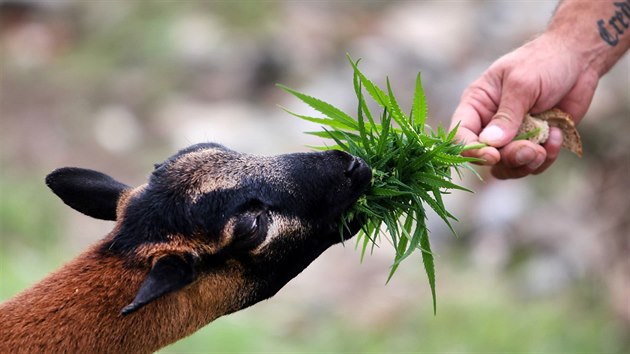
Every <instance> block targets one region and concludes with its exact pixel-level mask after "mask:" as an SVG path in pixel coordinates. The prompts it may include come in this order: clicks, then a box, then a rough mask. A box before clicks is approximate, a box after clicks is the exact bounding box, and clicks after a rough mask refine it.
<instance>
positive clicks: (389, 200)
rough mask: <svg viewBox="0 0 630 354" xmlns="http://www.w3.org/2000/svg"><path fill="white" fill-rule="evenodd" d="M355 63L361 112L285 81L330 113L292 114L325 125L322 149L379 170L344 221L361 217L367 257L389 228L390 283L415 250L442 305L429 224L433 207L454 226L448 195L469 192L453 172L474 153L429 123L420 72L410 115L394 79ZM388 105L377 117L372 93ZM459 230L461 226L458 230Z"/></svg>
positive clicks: (361, 242) (303, 98) (383, 105)
mask: <svg viewBox="0 0 630 354" xmlns="http://www.w3.org/2000/svg"><path fill="white" fill-rule="evenodd" d="M348 60H349V62H350V65H352V68H353V72H354V75H353V82H354V91H355V94H356V98H357V111H356V118H355V117H352V116H351V115H349V114H347V113H345V112H343V111H342V110H340V109H339V108H336V107H334V106H333V105H331V104H329V103H326V102H324V101H322V100H320V99H317V98H314V97H311V96H308V95H305V94H303V93H300V92H297V91H295V90H292V89H290V88H288V87H286V86H282V85H280V87H282V88H283V89H284V90H286V91H287V92H289V93H291V94H292V95H294V96H295V97H297V98H298V99H300V100H301V101H303V102H304V103H306V104H308V105H309V106H311V107H312V108H314V109H315V110H316V111H318V112H319V113H321V114H323V115H324V117H310V116H304V115H300V114H297V113H294V112H290V111H288V110H287V112H289V113H290V114H292V115H294V116H296V117H299V118H301V119H304V120H307V121H310V122H314V123H317V124H320V125H322V126H323V130H322V131H315V132H309V133H308V134H312V135H315V136H318V137H322V138H327V139H331V140H332V141H333V143H331V144H330V145H327V146H324V147H319V148H318V149H339V150H343V151H346V152H348V153H350V154H352V155H355V156H358V157H360V158H362V159H363V160H364V161H365V162H366V163H367V164H368V165H369V166H370V167H371V168H372V174H373V178H372V183H371V187H370V188H369V190H368V191H367V192H366V193H365V195H363V196H362V197H361V198H360V199H359V200H358V201H357V202H356V203H355V204H354V206H353V207H352V208H351V209H350V210H349V211H348V212H347V213H346V214H345V215H344V216H343V220H342V222H341V224H342V225H347V224H348V223H349V222H350V221H352V220H354V219H355V218H361V220H362V221H363V228H362V230H361V232H360V233H359V235H358V236H357V245H358V246H359V247H360V248H361V258H363V256H364V255H365V253H366V251H367V250H368V249H370V250H371V249H372V248H373V247H374V246H376V245H377V244H378V241H379V240H380V239H381V233H382V226H383V225H384V226H385V228H386V229H387V235H388V236H389V239H390V240H391V243H392V245H393V246H394V248H395V250H396V256H395V259H394V262H393V265H392V267H391V271H390V273H389V277H388V279H387V280H388V281H389V280H390V279H391V277H392V275H394V273H395V272H396V269H397V268H398V266H399V265H400V263H401V262H402V261H403V260H405V259H407V258H408V257H409V256H410V255H411V254H413V253H414V252H415V251H419V252H420V253H421V254H422V262H423V263H424V268H425V270H426V274H427V277H428V280H429V286H430V288H431V294H432V298H433V309H434V311H435V309H436V296H435V264H434V255H433V253H432V251H431V243H430V242H429V231H428V229H427V224H426V220H427V207H428V208H431V209H433V211H435V213H436V214H437V215H438V216H439V217H440V218H441V219H442V220H444V222H445V223H446V225H447V226H448V227H449V228H450V229H451V231H453V227H452V225H451V220H456V219H455V217H454V216H453V215H452V214H451V213H450V212H449V211H448V210H447V209H446V207H445V206H444V201H443V199H442V196H443V195H444V194H447V193H449V191H451V190H453V189H459V190H465V191H467V189H466V188H463V187H461V186H459V185H457V184H455V183H453V181H452V174H453V171H457V172H458V173H459V171H458V169H459V168H461V167H466V166H467V162H470V161H472V159H471V158H467V157H462V156H461V155H460V154H461V153H462V151H463V150H464V149H465V147H464V146H462V145H460V144H457V143H456V142H455V141H454V140H453V139H454V137H455V133H456V129H454V130H452V131H451V132H450V133H447V132H446V131H445V130H444V129H443V128H441V127H439V128H438V129H437V130H436V131H434V130H432V129H431V128H430V127H429V126H428V125H427V124H426V118H427V103H426V98H425V95H424V91H423V89H422V83H421V78H420V74H418V75H417V78H416V85H415V92H414V95H413V104H412V107H411V111H410V112H409V114H406V113H405V112H404V111H403V110H402V108H401V107H400V106H399V104H398V101H397V99H396V97H395V95H394V92H393V91H392V87H391V84H390V82H389V79H388V80H387V88H386V90H385V89H382V88H380V87H378V86H377V85H375V84H374V83H373V82H372V81H370V80H369V79H368V78H367V77H366V76H365V75H364V74H363V73H362V72H361V71H360V70H359V68H358V66H357V64H358V62H355V61H353V60H352V59H351V58H350V57H348ZM364 92H367V94H368V96H369V98H371V99H372V100H373V101H374V102H376V104H378V106H380V108H381V109H382V110H381V112H380V114H378V115H375V114H374V113H373V112H371V111H370V109H369V108H368V102H367V101H366V100H367V99H368V96H366V95H365V94H364ZM453 232H454V231H453Z"/></svg>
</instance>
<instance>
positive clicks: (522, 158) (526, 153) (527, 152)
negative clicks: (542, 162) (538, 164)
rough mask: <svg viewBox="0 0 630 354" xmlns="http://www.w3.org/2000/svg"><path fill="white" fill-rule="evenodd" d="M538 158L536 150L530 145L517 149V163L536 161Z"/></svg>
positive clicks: (525, 163)
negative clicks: (529, 146)
mask: <svg viewBox="0 0 630 354" xmlns="http://www.w3.org/2000/svg"><path fill="white" fill-rule="evenodd" d="M535 158H536V151H534V150H533V149H531V148H528V147H522V148H520V149H518V150H517V151H516V163H517V164H518V165H519V166H523V165H527V164H530V163H534V162H535V161H533V160H534V159H535Z"/></svg>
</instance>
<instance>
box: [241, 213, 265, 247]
mask: <svg viewBox="0 0 630 354" xmlns="http://www.w3.org/2000/svg"><path fill="white" fill-rule="evenodd" d="M265 225H266V213H258V214H247V215H245V216H243V217H242V218H241V219H240V220H239V221H237V223H236V225H235V227H234V240H235V243H236V244H238V245H239V246H242V247H253V246H255V245H256V244H258V243H259V242H261V241H262V240H263V238H264V230H263V228H264V227H265Z"/></svg>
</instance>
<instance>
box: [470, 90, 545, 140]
mask: <svg viewBox="0 0 630 354" xmlns="http://www.w3.org/2000/svg"><path fill="white" fill-rule="evenodd" d="M512 82H513V81H512ZM512 82H510V81H508V82H506V83H505V86H504V87H503V92H502V94H501V102H500V103H499V108H498V109H497V113H496V114H495V115H494V116H493V117H492V119H491V120H490V122H489V123H488V124H487V125H486V127H485V128H484V129H483V130H482V131H481V133H480V134H479V141H480V142H482V143H486V144H488V145H490V146H494V147H502V146H505V145H507V144H508V143H509V142H510V141H512V139H514V137H515V136H516V133H517V132H518V128H519V127H520V126H521V123H522V122H523V117H524V116H525V113H527V111H529V109H530V108H531V107H532V106H533V104H534V102H533V99H530V97H532V96H533V95H532V93H534V92H532V91H529V92H528V91H527V90H526V89H524V88H525V87H526V85H520V84H519V85H516V84H514V83H512Z"/></svg>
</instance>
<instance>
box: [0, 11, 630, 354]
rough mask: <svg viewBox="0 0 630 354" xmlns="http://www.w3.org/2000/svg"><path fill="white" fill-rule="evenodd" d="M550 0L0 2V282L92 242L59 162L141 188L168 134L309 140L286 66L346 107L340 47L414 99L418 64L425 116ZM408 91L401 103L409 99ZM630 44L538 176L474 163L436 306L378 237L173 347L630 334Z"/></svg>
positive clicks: (621, 346) (24, 281)
mask: <svg viewBox="0 0 630 354" xmlns="http://www.w3.org/2000/svg"><path fill="white" fill-rule="evenodd" d="M555 5H556V1H519V2H517V1H502V2H501V1H448V2H445V1H441V2H439V1H434V2H429V1H426V2H425V1H416V2H397V1H388V2H385V1H214V2H197V1H184V0H182V1H160V2H150V1H122V0H121V1H114V0H112V1H70V0H67V1H63V0H58V1H53V0H50V1H46V0H39V1H37V0H23V1H17V0H13V1H7V0H0V70H1V71H0V74H1V77H0V119H1V120H0V299H6V298H8V297H10V296H12V295H14V294H15V293H17V292H18V291H19V290H21V289H23V288H25V287H27V286H29V285H31V284H33V283H34V282H36V281H37V280H39V279H41V278H42V277H43V276H44V275H45V274H47V273H49V272H50V271H52V270H53V269H55V268H56V267H58V266H59V265H61V264H62V263H64V262H66V261H68V260H69V259H71V258H73V257H74V256H75V255H77V254H78V253H79V252H80V250H82V249H83V248H85V247H86V246H87V245H88V244H90V243H92V242H94V241H95V240H97V239H100V238H101V237H103V236H104V235H105V234H106V233H107V232H109V231H110V230H111V228H112V225H113V224H112V223H109V222H104V221H97V220H93V219H90V218H88V217H86V216H83V215H81V214H79V213H77V212H75V211H73V210H71V209H70V208H68V207H66V206H65V205H63V204H62V202H61V201H60V200H58V199H57V198H56V197H55V196H54V195H53V194H52V193H51V192H50V191H48V190H47V188H46V186H45V185H44V182H43V181H44V177H45V175H46V174H47V173H48V172H50V171H52V170H53V169H55V168H57V167H61V166H81V167H86V168H92V169H96V170H100V171H104V172H106V173H108V174H110V175H112V176H114V177H116V178H117V179H119V180H121V181H123V182H125V183H127V184H130V185H139V184H142V183H144V181H145V179H146V177H147V176H148V174H149V173H150V171H151V170H152V164H153V163H156V162H160V161H162V160H163V159H165V158H166V157H168V156H170V155H171V154H172V153H174V152H175V151H176V150H177V149H179V148H182V147H185V146H187V145H189V144H192V143H197V142H203V141H216V142H221V143H223V144H225V145H227V146H229V147H230V148H233V149H235V150H239V151H242V152H248V153H254V154H278V153H288V152H295V151H306V150H308V148H307V147H306V145H309V144H310V145H312V144H319V143H320V142H319V141H317V140H314V139H315V138H314V137H310V136H307V135H305V134H303V133H302V132H303V131H307V130H313V129H314V128H317V127H313V126H310V125H308V124H307V123H304V122H301V121H299V120H298V119H296V118H293V117H291V116H289V115H288V114H286V113H285V112H284V111H282V110H281V109H280V108H279V107H278V105H283V106H286V107H289V108H290V109H292V110H294V111H297V112H302V113H309V110H308V109H306V107H304V106H303V105H301V104H299V103H298V102H297V101H296V100H294V99H292V97H290V96H289V95H288V94H286V93H284V92H283V91H281V90H280V89H278V88H277V87H275V84H276V83H283V84H286V85H288V86H290V87H293V88H296V89H298V90H300V91H303V92H306V93H309V94H311V95H314V96H316V97H320V98H322V99H324V100H327V101H330V102H332V103H334V104H336V105H338V106H339V107H342V108H343V109H345V110H346V111H348V112H354V110H355V99H354V95H353V90H352V73H351V70H350V68H349V65H348V64H347V62H346V57H345V55H346V53H350V54H351V55H352V56H353V57H354V58H363V61H362V63H361V66H362V69H363V71H364V72H365V73H366V74H367V75H368V76H369V77H371V78H372V79H374V80H375V81H376V82H378V83H383V82H384V80H385V77H386V76H389V77H390V79H391V81H392V83H393V87H394V90H395V91H396V92H397V95H398V96H399V97H400V98H401V100H402V101H403V102H401V103H402V104H403V105H405V106H406V107H409V104H410V102H409V100H410V99H411V92H412V91H411V90H412V88H413V84H414V79H415V75H416V73H417V72H418V71H421V72H422V75H423V83H424V86H425V91H426V94H427V96H428V103H429V112H430V124H431V125H432V126H437V125H438V124H440V123H441V124H444V125H446V126H448V122H449V118H450V115H451V114H452V112H453V110H454V108H455V106H456V104H457V103H458V99H459V96H460V95H461V92H462V91H463V89H464V88H465V87H466V86H467V85H468V84H469V83H470V82H472V81H473V80H474V79H476V78H477V77H478V76H479V75H480V74H481V73H482V72H483V71H484V70H485V69H486V68H487V67H488V66H489V65H490V63H492V62H493V61H494V60H495V59H497V58H498V57H499V56H500V55H502V54H504V53H506V52H508V51H510V50H511V49H513V48H516V47H517V46H518V45H520V44H521V43H523V42H524V41H526V40H528V39H531V38H532V37H533V36H534V35H535V34H536V33H538V32H540V31H541V30H543V29H544V28H545V26H546V23H547V21H548V20H549V18H550V16H551V13H552V12H553V10H554V8H555ZM404 99H406V100H407V101H405V100H404ZM629 118H630V60H629V58H628V57H627V56H626V57H625V58H624V59H622V61H621V62H620V63H618V65H617V66H616V67H615V68H614V69H613V70H612V71H611V72H610V73H609V74H608V75H607V76H605V77H604V78H603V80H602V81H601V82H600V85H599V88H598V91H597V94H596V96H595V99H594V101H593V104H592V106H591V109H590V110H589V113H588V115H587V117H586V119H585V120H584V121H583V123H582V124H581V125H580V127H579V128H580V131H581V133H582V135H583V140H584V146H585V154H584V155H585V156H584V158H582V159H578V158H576V157H575V156H573V155H571V154H569V153H566V152H563V153H562V155H561V156H560V158H559V160H558V161H557V163H556V164H555V165H554V167H553V168H551V169H550V170H549V171H548V172H546V173H544V174H543V175H541V176H535V177H530V178H527V179H524V180H517V181H495V180H493V179H492V177H491V176H489V175H488V173H487V171H486V170H484V169H479V172H480V174H481V175H482V176H483V181H480V180H478V179H476V178H475V177H474V176H473V175H472V174H471V173H467V174H465V176H464V180H463V181H462V182H461V183H463V184H465V185H466V186H468V187H469V188H472V189H473V190H475V194H467V193H464V192H456V193H454V194H452V195H450V196H449V198H448V199H447V201H446V202H447V206H448V207H449V208H450V209H451V210H452V212H453V213H454V214H455V215H456V216H457V217H459V220H460V222H458V223H456V224H455V228H456V229H457V232H458V237H455V236H454V235H452V234H451V233H450V232H449V231H448V229H447V228H446V227H445V226H444V225H443V224H442V223H441V222H440V221H439V220H433V219H431V220H430V222H429V225H430V229H431V238H432V241H433V244H434V250H435V252H436V253H437V255H438V257H437V260H436V262H437V263H436V267H437V294H438V299H437V300H438V312H437V316H433V313H432V307H431V298H430V291H429V287H428V284H427V281H426V277H425V275H424V270H423V267H422V263H421V261H420V258H419V256H418V255H417V256H416V257H415V258H413V257H412V258H413V259H411V260H408V261H407V262H406V263H403V265H402V266H401V267H400V268H399V270H398V272H397V274H396V275H395V277H394V279H393V280H392V281H391V282H390V283H389V284H388V285H385V280H386V278H387V274H388V271H389V266H390V264H391V262H392V260H393V251H392V250H391V249H390V248H389V246H388V245H387V242H385V241H384V240H383V242H381V247H380V248H378V249H376V250H375V251H374V254H373V255H371V256H368V257H366V259H365V260H364V261H363V263H360V261H359V258H360V257H359V256H360V252H358V251H357V250H355V249H354V245H353V244H352V242H349V243H347V244H346V245H345V247H344V246H341V245H339V246H336V247H334V248H332V249H330V250H329V251H327V252H326V253H325V254H324V255H323V256H321V257H320V258H319V259H318V260H317V261H315V262H314V264H313V265H312V266H311V267H310V268H308V269H307V270H306V271H304V273H302V274H301V275H300V276H298V277H297V278H296V279H295V280H294V281H292V282H290V283H289V284H288V285H287V286H286V287H285V288H284V289H283V290H282V291H280V293H279V294H278V295H277V296H275V297H274V298H273V299H271V300H270V301H266V302H264V303H260V304H258V305H256V306H254V307H253V308H250V309H247V310H245V311H242V312H239V313H236V314H233V315H230V316H226V317H224V318H221V319H219V320H217V321H216V322H214V323H213V324H211V325H210V326H207V327H205V328H204V329H203V330H201V331H199V332H198V333H196V334H195V335H193V336H191V337H189V338H187V339H185V340H182V341H180V342H178V343H176V344H174V345H172V346H170V347H168V348H165V349H164V350H162V352H163V353H186V352H252V353H260V352H274V353H281V352H297V353H306V352H309V353H313V352H328V353H333V352H334V353H337V352H340V353H341V352H354V353H357V352H363V353H365V352H372V353H377V352H389V353H393V352H458V353H467V352H469V353H475V352H539V353H547V352H554V353H561V352H583V353H586V352H588V353H621V352H628V351H629V350H630V256H629V255H630V217H629V215H630V139H628V134H630V119H629Z"/></svg>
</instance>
